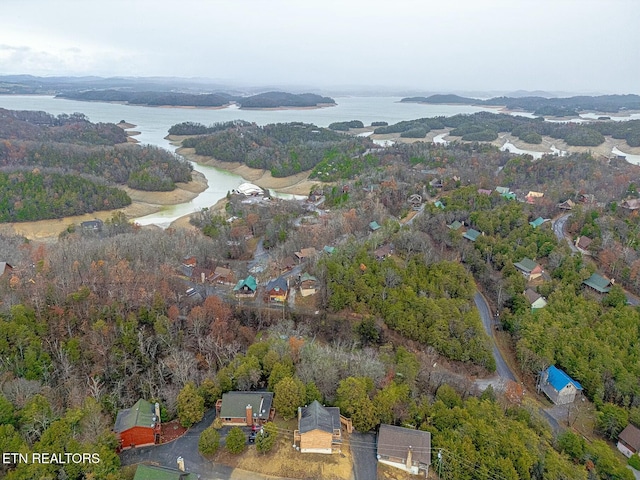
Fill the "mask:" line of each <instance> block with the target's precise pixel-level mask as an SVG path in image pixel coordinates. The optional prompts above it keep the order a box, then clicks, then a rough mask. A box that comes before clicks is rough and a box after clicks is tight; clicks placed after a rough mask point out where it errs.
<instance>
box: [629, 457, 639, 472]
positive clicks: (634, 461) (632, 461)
mask: <svg viewBox="0 0 640 480" xmlns="http://www.w3.org/2000/svg"><path fill="white" fill-rule="evenodd" d="M627 463H628V464H629V465H631V466H632V467H633V468H635V469H636V470H640V457H639V456H638V454H637V453H634V454H633V455H631V457H630V458H629V461H628V462H627Z"/></svg>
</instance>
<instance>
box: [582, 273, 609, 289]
mask: <svg viewBox="0 0 640 480" xmlns="http://www.w3.org/2000/svg"><path fill="white" fill-rule="evenodd" d="M582 283H584V284H585V285H587V286H588V287H591V288H593V289H594V290H596V291H598V292H600V293H608V292H609V290H611V287H610V285H611V280H609V279H608V278H606V277H603V276H602V275H599V274H597V273H593V274H592V275H591V276H590V277H589V278H587V279H586V280H585V281H584V282H582Z"/></svg>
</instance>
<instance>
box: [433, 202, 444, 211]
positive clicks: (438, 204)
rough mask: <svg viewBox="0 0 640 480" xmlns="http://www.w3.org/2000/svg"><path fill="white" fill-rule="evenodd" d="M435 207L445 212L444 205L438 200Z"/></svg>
mask: <svg viewBox="0 0 640 480" xmlns="http://www.w3.org/2000/svg"><path fill="white" fill-rule="evenodd" d="M434 205H435V206H436V207H438V208H440V209H442V210H444V203H442V202H441V201H440V200H438V201H437V202H436V203H434Z"/></svg>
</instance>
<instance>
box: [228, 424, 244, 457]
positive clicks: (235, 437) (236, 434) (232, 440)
mask: <svg viewBox="0 0 640 480" xmlns="http://www.w3.org/2000/svg"><path fill="white" fill-rule="evenodd" d="M246 441H247V439H246V438H245V436H244V432H243V431H242V430H241V429H240V427H233V428H232V429H231V430H229V433H228V434H227V443H226V446H227V451H228V452H229V453H233V454H234V455H237V454H239V453H242V452H244V449H245V448H246Z"/></svg>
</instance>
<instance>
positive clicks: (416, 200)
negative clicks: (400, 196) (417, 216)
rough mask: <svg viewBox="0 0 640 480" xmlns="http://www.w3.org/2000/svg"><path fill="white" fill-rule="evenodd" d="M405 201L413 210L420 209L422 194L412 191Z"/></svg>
mask: <svg viewBox="0 0 640 480" xmlns="http://www.w3.org/2000/svg"><path fill="white" fill-rule="evenodd" d="M407 201H408V202H409V203H410V204H411V208H412V209H413V210H416V211H417V210H420V207H421V206H422V195H418V194H417V193H414V194H413V195H411V196H410V197H409V199H408V200H407Z"/></svg>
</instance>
